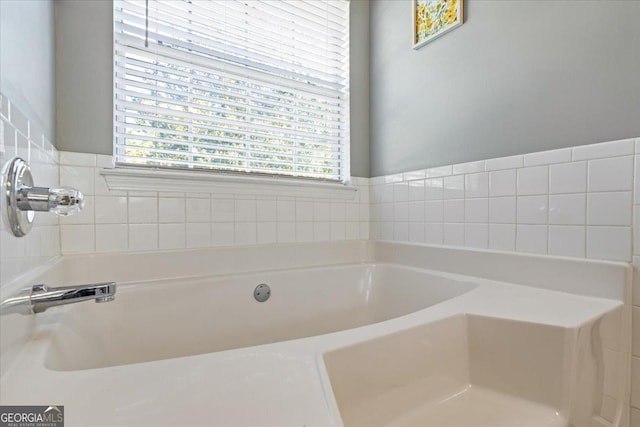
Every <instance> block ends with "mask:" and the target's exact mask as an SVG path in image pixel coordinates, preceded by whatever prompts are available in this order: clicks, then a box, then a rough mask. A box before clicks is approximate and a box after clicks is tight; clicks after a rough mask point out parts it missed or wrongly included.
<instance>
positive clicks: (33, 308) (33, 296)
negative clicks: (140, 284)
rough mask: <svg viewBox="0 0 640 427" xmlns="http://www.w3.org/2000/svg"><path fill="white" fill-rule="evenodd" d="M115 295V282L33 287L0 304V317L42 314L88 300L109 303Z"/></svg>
mask: <svg viewBox="0 0 640 427" xmlns="http://www.w3.org/2000/svg"><path fill="white" fill-rule="evenodd" d="M115 294H116V283H115V282H105V283H94V284H88V285H76V286H61V287H57V288H51V287H49V286H47V285H33V286H32V287H30V288H25V289H23V290H21V291H20V292H19V293H18V294H16V295H15V296H13V297H11V298H7V299H6V300H5V301H3V302H2V304H0V315H4V314H11V313H19V314H27V315H28V314H34V313H42V312H43V311H45V310H46V309H48V308H50V307H55V306H58V305H64V304H71V303H75V302H82V301H89V300H95V302H98V303H102V302H110V301H113V300H114V299H115Z"/></svg>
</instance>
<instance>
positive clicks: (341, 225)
mask: <svg viewBox="0 0 640 427" xmlns="http://www.w3.org/2000/svg"><path fill="white" fill-rule="evenodd" d="M346 238H347V226H346V224H345V222H344V221H331V240H345V239H346Z"/></svg>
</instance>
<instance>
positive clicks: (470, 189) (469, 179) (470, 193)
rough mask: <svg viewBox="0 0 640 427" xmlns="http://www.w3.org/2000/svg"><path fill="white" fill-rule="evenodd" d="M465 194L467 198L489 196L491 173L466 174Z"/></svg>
mask: <svg viewBox="0 0 640 427" xmlns="http://www.w3.org/2000/svg"><path fill="white" fill-rule="evenodd" d="M464 194H465V197H466V198H476V197H488V196H489V174H488V173H487V172H482V173H473V174H468V175H465V181H464Z"/></svg>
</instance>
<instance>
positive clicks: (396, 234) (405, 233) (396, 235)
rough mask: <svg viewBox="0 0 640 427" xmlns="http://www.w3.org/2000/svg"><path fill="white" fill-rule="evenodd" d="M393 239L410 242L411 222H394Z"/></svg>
mask: <svg viewBox="0 0 640 427" xmlns="http://www.w3.org/2000/svg"><path fill="white" fill-rule="evenodd" d="M393 240H395V241H396V242H408V241H409V223H408V222H404V221H402V222H394V223H393Z"/></svg>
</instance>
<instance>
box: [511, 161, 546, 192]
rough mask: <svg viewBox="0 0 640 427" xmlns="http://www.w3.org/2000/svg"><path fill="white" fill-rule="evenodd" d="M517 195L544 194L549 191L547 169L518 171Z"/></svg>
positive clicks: (540, 167) (538, 167) (536, 167)
mask: <svg viewBox="0 0 640 427" xmlns="http://www.w3.org/2000/svg"><path fill="white" fill-rule="evenodd" d="M517 187H518V195H520V196H526V195H535V194H546V193H547V192H548V191H549V167H548V166H535V167H530V168H523V169H518V184H517Z"/></svg>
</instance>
